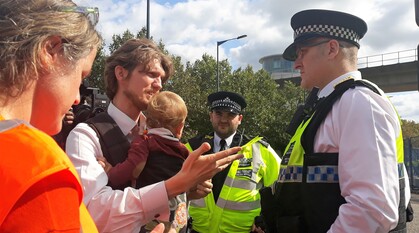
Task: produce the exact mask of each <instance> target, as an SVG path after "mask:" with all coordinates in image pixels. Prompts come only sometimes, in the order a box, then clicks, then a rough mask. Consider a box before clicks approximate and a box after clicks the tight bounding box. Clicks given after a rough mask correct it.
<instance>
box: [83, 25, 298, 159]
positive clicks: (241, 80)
mask: <svg viewBox="0 0 419 233" xmlns="http://www.w3.org/2000/svg"><path fill="white" fill-rule="evenodd" d="M146 32H147V30H146V29H145V28H142V29H141V30H140V31H139V32H138V33H137V34H136V35H135V38H144V37H145V36H146ZM131 38H134V34H133V33H131V32H130V31H129V30H127V31H125V32H124V33H123V34H122V35H114V36H113V37H112V42H111V43H110V45H109V47H108V51H110V52H113V51H115V50H116V49H118V48H119V46H121V45H122V44H123V43H124V42H125V41H127V40H129V39H131ZM158 45H159V47H160V48H161V49H162V50H163V51H164V52H165V53H166V54H169V53H168V51H167V50H166V49H165V46H164V44H163V42H162V41H159V42H158ZM104 51H105V50H104V48H103V47H102V48H101V49H100V50H99V51H98V55H97V57H96V60H95V63H94V65H93V69H92V74H91V78H90V84H91V85H90V86H93V87H99V88H100V89H101V90H102V91H103V90H104V81H103V72H104V64H105V60H106V55H105V52H104ZM171 56H172V58H173V63H174V67H175V74H174V75H173V76H172V77H171V78H170V79H169V80H168V82H167V83H166V84H165V85H164V87H163V89H164V90H170V91H173V92H175V93H177V94H179V95H180V96H181V97H182V98H183V99H184V100H185V103H186V105H187V106H188V118H187V120H186V124H185V129H184V132H183V137H182V138H183V141H185V140H187V139H189V138H191V137H194V136H196V135H198V134H205V133H209V132H211V131H212V126H211V123H210V121H209V109H208V106H207V96H208V95H209V94H210V93H213V92H215V91H217V78H216V75H217V74H216V72H217V62H216V60H215V58H213V57H212V56H210V55H208V54H203V55H202V58H201V59H199V60H197V61H195V62H193V63H191V62H187V63H186V64H185V65H183V63H182V59H181V57H180V56H175V55H171ZM218 65H219V67H218V68H219V79H220V89H221V90H226V91H234V92H237V93H240V94H242V95H243V96H244V97H245V99H246V101H247V103H248V106H247V108H246V110H245V112H244V113H243V115H244V117H243V121H242V124H241V126H240V128H239V130H240V131H243V130H244V131H245V134H247V135H251V136H263V137H264V139H265V140H266V141H267V142H269V143H270V144H271V146H272V147H273V148H274V149H275V150H277V151H280V152H282V151H283V150H284V148H285V146H286V145H287V143H288V140H289V138H290V135H288V134H287V133H286V132H285V130H286V128H287V126H288V123H289V122H290V120H291V117H292V116H293V114H294V111H295V110H296V107H297V104H298V103H301V102H303V101H304V97H305V94H306V93H305V92H304V91H303V90H302V89H301V88H300V87H297V86H295V85H294V84H292V83H290V82H286V83H285V84H284V85H282V86H279V85H278V84H277V83H276V82H275V81H274V80H273V79H272V78H271V77H270V75H269V73H267V72H266V71H264V70H262V69H261V70H259V71H256V72H255V71H253V68H252V67H251V66H247V67H244V68H238V69H237V70H234V71H233V68H232V67H231V65H230V64H229V62H228V60H222V61H219V64H218Z"/></svg>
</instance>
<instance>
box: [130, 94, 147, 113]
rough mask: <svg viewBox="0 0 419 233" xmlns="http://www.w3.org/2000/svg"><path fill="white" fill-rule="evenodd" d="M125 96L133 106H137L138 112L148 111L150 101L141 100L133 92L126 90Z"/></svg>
mask: <svg viewBox="0 0 419 233" xmlns="http://www.w3.org/2000/svg"><path fill="white" fill-rule="evenodd" d="M124 95H125V96H126V97H127V99H128V100H129V101H131V104H132V105H133V106H135V107H136V108H137V109H138V111H145V110H147V105H148V102H149V100H147V99H144V98H140V97H139V96H138V95H137V94H136V93H134V92H133V91H131V90H125V91H124Z"/></svg>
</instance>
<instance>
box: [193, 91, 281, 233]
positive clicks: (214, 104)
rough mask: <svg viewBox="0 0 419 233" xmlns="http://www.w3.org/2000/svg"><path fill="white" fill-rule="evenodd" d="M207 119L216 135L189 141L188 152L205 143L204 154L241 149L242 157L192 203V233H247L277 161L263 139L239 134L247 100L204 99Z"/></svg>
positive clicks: (223, 94) (222, 95) (229, 96)
mask: <svg viewBox="0 0 419 233" xmlns="http://www.w3.org/2000/svg"><path fill="white" fill-rule="evenodd" d="M208 104H209V106H210V113H209V116H210V121H211V123H212V127H213V129H214V132H212V133H210V134H208V135H202V136H197V137H195V138H192V139H190V140H189V141H188V143H187V144H186V146H187V147H188V148H189V149H190V150H194V149H196V148H197V147H199V146H200V145H201V144H202V143H203V142H208V143H210V145H211V148H212V150H211V151H208V153H212V152H217V151H220V150H225V149H227V148H230V147H234V146H242V151H241V152H240V153H242V154H243V155H244V158H243V159H241V160H240V161H235V162H233V163H232V164H231V165H230V166H229V167H228V168H227V169H225V170H224V171H222V172H220V173H218V174H216V175H215V176H214V177H213V178H212V183H213V189H212V193H210V194H209V195H208V196H206V197H205V198H202V199H198V200H193V201H191V203H190V207H189V213H190V216H191V217H192V219H193V221H192V228H193V231H192V232H200V233H211V232H236V233H240V232H243V233H249V232H250V231H252V230H259V232H262V231H261V229H260V228H259V229H257V226H255V225H254V224H253V223H254V221H255V218H256V219H258V218H257V217H258V216H259V215H260V212H261V205H260V199H261V196H260V194H259V192H258V191H259V189H261V188H262V187H268V186H270V185H272V184H273V182H274V181H275V180H276V179H277V178H278V174H279V165H280V158H279V156H278V155H277V154H276V153H275V151H274V150H273V149H272V148H271V147H270V146H269V144H268V143H266V142H264V141H262V138H261V137H255V138H250V137H247V136H246V135H243V134H240V133H239V132H237V128H238V126H239V125H240V124H241V121H242V119H243V115H242V111H243V109H244V108H245V107H246V105H247V104H246V101H245V99H244V98H243V97H242V96H241V95H239V94H237V93H233V92H227V91H220V92H216V93H213V94H210V95H209V96H208Z"/></svg>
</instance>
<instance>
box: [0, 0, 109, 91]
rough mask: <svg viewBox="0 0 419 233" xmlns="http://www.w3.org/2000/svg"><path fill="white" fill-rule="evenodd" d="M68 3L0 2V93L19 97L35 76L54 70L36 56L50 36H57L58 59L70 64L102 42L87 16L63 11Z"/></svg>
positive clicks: (45, 0) (60, 0) (55, 0)
mask: <svg viewBox="0 0 419 233" xmlns="http://www.w3.org/2000/svg"><path fill="white" fill-rule="evenodd" d="M71 6H76V4H75V3H73V2H72V1H69V0H37V1H34V0H2V1H1V4H0V64H1V71H0V92H1V93H5V94H6V95H7V96H14V97H15V96H19V95H20V94H21V93H22V92H23V91H24V90H25V88H26V86H27V84H28V83H29V82H30V81H31V80H34V79H37V78H38V76H39V73H43V71H45V70H48V69H53V68H54V67H49V66H48V64H43V62H42V60H41V59H42V58H41V57H40V56H39V54H40V52H41V49H42V47H43V46H44V44H45V43H46V42H47V41H48V39H49V38H50V37H52V36H58V37H61V41H62V44H63V46H62V48H61V50H62V51H61V52H62V56H63V57H64V58H65V59H66V60H67V61H68V63H69V64H68V65H70V66H71V65H74V64H75V63H76V62H77V61H78V60H79V59H81V58H84V57H86V56H87V55H88V54H89V53H90V52H91V51H92V50H93V49H96V48H98V47H99V46H100V45H101V43H102V39H101V36H100V35H99V33H98V32H97V31H96V30H95V28H94V26H93V25H92V24H91V23H90V21H89V19H88V18H87V16H85V15H84V14H82V13H77V12H63V11H62V10H60V9H62V8H63V7H71Z"/></svg>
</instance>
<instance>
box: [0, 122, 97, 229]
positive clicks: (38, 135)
mask: <svg viewBox="0 0 419 233" xmlns="http://www.w3.org/2000/svg"><path fill="white" fill-rule="evenodd" d="M63 170H68V171H69V172H68V173H67V174H68V176H70V177H69V178H70V180H74V185H75V187H77V191H78V193H79V203H80V207H79V211H80V224H81V228H82V230H83V232H89V233H90V232H98V231H97V228H96V225H95V224H94V222H93V220H92V218H91V216H90V214H89V213H88V211H87V209H86V206H85V205H84V204H83V191H82V187H81V184H80V180H79V178H78V175H77V172H76V170H75V168H74V166H73V164H72V163H71V161H70V160H69V158H68V157H67V155H66V154H65V153H64V151H63V150H62V149H61V148H60V147H59V146H58V145H57V143H56V142H55V141H54V140H53V139H52V138H51V137H50V136H48V135H47V134H45V133H43V132H41V131H40V130H37V129H35V128H33V127H32V126H30V125H28V124H27V123H25V122H23V121H20V120H4V118H3V117H2V116H0V177H1V179H0V196H1V198H0V206H1V208H0V225H1V224H2V222H3V221H4V220H5V218H6V216H7V215H8V214H9V212H10V211H11V210H12V208H13V206H14V205H15V203H16V202H17V201H18V200H19V198H20V197H21V196H22V195H23V194H24V193H25V192H26V191H27V190H28V189H29V188H30V187H31V186H32V185H34V184H35V183H37V182H38V181H40V180H42V179H44V178H46V177H48V176H49V175H52V174H54V173H57V172H60V171H63Z"/></svg>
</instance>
